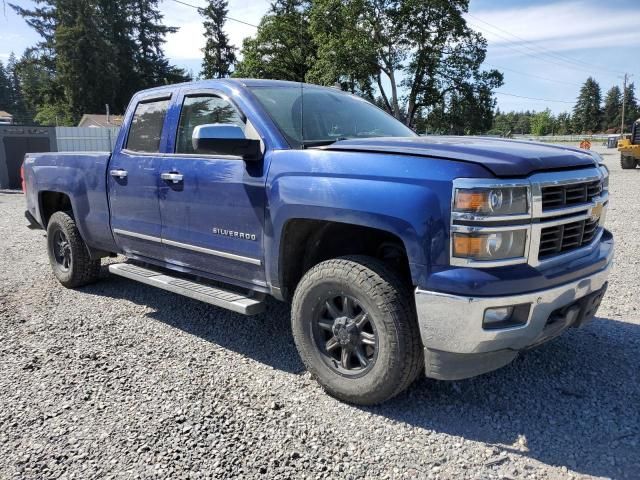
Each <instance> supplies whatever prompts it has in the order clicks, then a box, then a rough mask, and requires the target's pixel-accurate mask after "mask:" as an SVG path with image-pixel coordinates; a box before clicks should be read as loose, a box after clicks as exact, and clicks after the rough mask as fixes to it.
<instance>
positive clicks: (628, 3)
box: [0, 0, 640, 113]
mask: <svg viewBox="0 0 640 480" xmlns="http://www.w3.org/2000/svg"><path fill="white" fill-rule="evenodd" d="M1 2H2V0H0V9H2V6H1ZM13 2H14V3H18V4H24V5H25V6H29V5H31V4H32V2H31V1H30V0H17V2H16V0H13ZM186 2H187V3H190V4H193V5H199V6H204V5H205V4H206V0H186ZM268 6H269V1H268V0H229V16H230V17H232V18H236V19H238V20H242V21H245V22H248V23H252V24H257V23H258V22H259V21H260V18H261V17H262V15H263V14H264V13H265V12H266V11H267V9H268ZM161 9H162V13H163V14H164V16H165V23H166V24H168V25H173V26H176V27H179V28H180V30H179V31H178V32H177V33H175V34H172V35H170V36H169V37H168V38H167V44H166V46H165V51H166V54H167V55H168V57H169V58H170V59H171V61H172V62H173V63H175V64H176V65H178V66H181V67H184V68H186V69H188V70H191V71H193V72H194V73H195V74H197V73H198V72H199V71H200V62H201V58H202V52H201V51H200V49H201V48H202V46H203V45H204V40H203V37H202V34H203V28H202V20H201V18H200V17H199V15H198V12H197V10H196V9H194V8H190V7H188V6H185V5H181V4H179V3H177V2H175V1H173V0H163V1H162V2H161ZM467 21H468V22H469V24H470V25H471V26H472V27H473V28H474V29H476V30H479V31H481V32H482V33H483V34H484V35H485V37H486V38H487V40H488V41H489V48H488V55H487V62H486V67H487V68H498V69H499V70H501V71H502V72H503V73H504V74H505V84H504V86H503V87H502V88H501V89H500V92H502V94H498V96H497V98H498V104H499V107H500V109H502V110H523V109H532V110H542V109H544V108H547V107H548V108H551V110H552V111H554V112H556V113H557V112H561V111H563V110H571V108H572V106H573V102H574V100H575V97H576V96H577V94H578V90H579V88H580V84H581V83H582V82H584V80H585V79H586V78H587V77H588V76H589V75H592V76H594V77H595V78H596V80H597V81H598V82H599V83H600V85H601V87H602V88H603V90H605V91H606V90H607V89H608V88H609V87H611V86H612V85H614V84H619V85H621V84H622V80H621V76H622V73H623V72H628V73H631V74H634V78H633V79H632V80H635V81H636V84H638V85H640V57H639V56H638V52H639V51H640V49H639V47H640V27H639V26H640V0H607V1H602V0H570V1H558V0H556V1H553V0H550V1H544V0H471V3H470V11H469V15H468V16H467ZM226 29H227V32H228V34H229V35H230V37H231V41H232V42H233V43H234V44H235V45H236V46H238V47H239V46H240V45H241V44H242V39H243V38H245V37H247V36H251V35H253V34H254V33H255V28H253V27H250V26H247V25H244V24H242V23H239V22H234V21H231V20H230V21H228V23H227V27H226ZM36 41H37V36H36V35H35V33H34V32H33V31H32V30H31V29H30V28H29V27H28V26H27V25H26V24H25V23H24V21H23V20H22V19H21V18H20V17H17V16H16V15H15V14H14V13H13V11H12V10H11V9H10V8H9V7H8V6H7V7H6V9H4V11H0V61H6V58H7V57H8V55H9V53H10V52H11V51H14V52H16V54H18V55H19V54H21V53H22V52H23V51H24V49H25V48H26V47H28V46H30V45H33V44H34V43H35V42H36ZM636 92H637V93H638V95H639V96H640V88H637V89H636ZM508 94H509V95H508ZM513 95H517V96H513ZM520 97H530V98H520ZM535 99H544V100H535ZM551 100H554V101H553V102H552V101H551Z"/></svg>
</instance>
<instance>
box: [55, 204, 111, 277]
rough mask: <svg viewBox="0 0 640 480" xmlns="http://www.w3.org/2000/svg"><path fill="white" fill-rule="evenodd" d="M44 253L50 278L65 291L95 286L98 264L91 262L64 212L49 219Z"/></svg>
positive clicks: (97, 262) (71, 219)
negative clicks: (50, 274)
mask: <svg viewBox="0 0 640 480" xmlns="http://www.w3.org/2000/svg"><path fill="white" fill-rule="evenodd" d="M47 247H48V248H47V250H48V252H49V262H50V263H51V268H52V269H53V274H54V275H55V276H56V278H57V279H58V281H59V282H60V283H61V284H62V285H64V286H65V287H67V288H75V287H81V286H82V285H87V284H88V283H92V282H95V281H96V280H97V279H98V277H99V275H100V260H99V259H98V260H92V259H91V257H90V256H89V251H88V250H87V246H86V245H85V243H84V241H83V240H82V237H81V236H80V232H79V231H78V227H77V226H76V222H75V220H74V219H73V217H72V216H71V215H70V214H69V213H67V212H56V213H54V214H53V215H51V218H50V219H49V225H47Z"/></svg>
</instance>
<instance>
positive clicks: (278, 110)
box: [251, 86, 416, 147]
mask: <svg viewBox="0 0 640 480" xmlns="http://www.w3.org/2000/svg"><path fill="white" fill-rule="evenodd" d="M251 91H252V92H253V94H254V95H255V96H256V97H257V99H258V101H259V102H260V103H261V104H262V105H263V106H264V108H265V109H266V110H267V112H268V113H269V115H270V116H271V118H272V119H273V121H274V122H275V123H276V124H277V125H278V127H279V128H280V131H282V133H283V134H284V135H285V136H286V137H287V139H288V140H289V143H290V144H291V145H292V146H294V147H303V146H313V145H326V144H330V143H333V142H335V141H338V140H342V139H347V138H366V137H414V136H415V135H416V134H415V133H414V132H413V131H412V130H411V129H409V128H408V127H406V126H405V125H404V124H402V123H401V122H399V121H398V120H396V119H395V118H393V117H392V116H391V115H389V114H387V113H386V112H384V111H382V110H381V109H379V108H378V107H376V106H375V105H372V104H371V103H369V102H367V101H366V100H364V99H362V98H360V97H356V96H355V95H349V94H347V93H344V92H341V91H338V90H333V89H330V88H318V87H309V86H303V87H253V88H251Z"/></svg>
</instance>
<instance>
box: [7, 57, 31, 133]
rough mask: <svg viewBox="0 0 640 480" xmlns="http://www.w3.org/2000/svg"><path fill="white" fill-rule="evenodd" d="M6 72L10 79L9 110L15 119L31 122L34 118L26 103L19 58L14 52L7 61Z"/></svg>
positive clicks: (20, 121) (15, 120)
mask: <svg viewBox="0 0 640 480" xmlns="http://www.w3.org/2000/svg"><path fill="white" fill-rule="evenodd" d="M6 74H7V78H8V80H9V112H10V113H11V114H12V115H13V121H14V122H15V123H21V124H26V123H31V121H32V118H31V116H30V115H29V112H28V109H27V106H26V103H25V99H24V95H23V92H22V85H21V83H20V77H19V75H18V59H17V58H16V56H15V54H14V53H13V52H11V54H10V55H9V60H8V61H7V67H6Z"/></svg>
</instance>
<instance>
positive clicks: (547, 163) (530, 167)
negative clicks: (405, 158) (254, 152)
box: [320, 136, 597, 177]
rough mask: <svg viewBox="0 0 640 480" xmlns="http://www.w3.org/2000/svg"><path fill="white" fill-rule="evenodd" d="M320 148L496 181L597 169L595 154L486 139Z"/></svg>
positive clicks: (381, 141)
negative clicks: (438, 164) (413, 160)
mask: <svg viewBox="0 0 640 480" xmlns="http://www.w3.org/2000/svg"><path fill="white" fill-rule="evenodd" d="M320 148H322V149H324V150H343V151H366V152H378V153H394V154H405V155H417V156H423V157H430V158H441V159H448V160H459V161H463V162H470V163H475V164H479V165H482V166H484V167H486V168H487V169H488V170H490V171H491V172H492V173H493V174H494V175H496V176H498V177H520V176H526V175H529V174H531V173H533V172H537V171H541V170H559V169H567V168H581V167H591V166H594V165H597V160H596V158H597V157H596V156H594V155H595V154H593V155H592V154H591V153H590V152H587V151H585V150H580V149H577V148H570V147H561V146H557V145H547V144H542V143H536V142H530V141H521V140H504V139H497V138H488V137H436V136H428V137H379V138H362V139H349V140H341V141H338V142H336V143H333V144H331V145H328V146H326V147H320Z"/></svg>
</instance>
